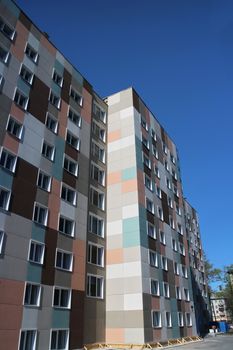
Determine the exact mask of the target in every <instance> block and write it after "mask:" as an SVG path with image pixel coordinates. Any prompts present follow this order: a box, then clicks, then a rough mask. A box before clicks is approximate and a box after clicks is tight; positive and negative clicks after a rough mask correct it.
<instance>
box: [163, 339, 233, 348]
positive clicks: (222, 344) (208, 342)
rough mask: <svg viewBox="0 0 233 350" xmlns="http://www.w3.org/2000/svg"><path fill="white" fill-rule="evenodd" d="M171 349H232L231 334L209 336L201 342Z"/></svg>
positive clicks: (232, 340)
mask: <svg viewBox="0 0 233 350" xmlns="http://www.w3.org/2000/svg"><path fill="white" fill-rule="evenodd" d="M170 349H172V350H178V349H179V350H233V335H217V336H216V337H212V336H209V337H207V338H205V339H204V341H202V342H197V343H193V344H187V345H182V346H176V347H172V348H170Z"/></svg>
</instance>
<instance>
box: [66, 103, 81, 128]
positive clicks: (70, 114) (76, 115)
mask: <svg viewBox="0 0 233 350" xmlns="http://www.w3.org/2000/svg"><path fill="white" fill-rule="evenodd" d="M67 118H68V119H69V120H70V121H71V122H72V123H73V124H74V125H76V126H77V127H78V128H81V126H82V117H81V115H80V114H79V113H77V112H76V111H74V109H73V108H72V107H71V106H69V110H68V114H67ZM75 119H76V120H77V121H78V122H76V121H75Z"/></svg>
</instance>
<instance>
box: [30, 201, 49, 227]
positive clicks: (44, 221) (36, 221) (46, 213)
mask: <svg viewBox="0 0 233 350" xmlns="http://www.w3.org/2000/svg"><path fill="white" fill-rule="evenodd" d="M36 207H37V208H38V209H39V210H40V209H42V210H45V217H44V220H43V223H42V222H40V221H38V220H37V218H35V211H36ZM37 216H38V218H39V216H40V213H38V214H37ZM48 216H49V209H48V208H47V207H46V206H44V205H43V204H40V203H38V202H34V208H33V215H32V220H33V221H34V222H35V223H37V224H38V225H42V226H47V223H48Z"/></svg>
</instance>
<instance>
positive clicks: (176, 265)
mask: <svg viewBox="0 0 233 350" xmlns="http://www.w3.org/2000/svg"><path fill="white" fill-rule="evenodd" d="M173 266H174V274H175V275H177V276H179V275H180V269H179V264H178V262H176V261H174V262H173Z"/></svg>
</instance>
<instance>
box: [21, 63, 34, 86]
mask: <svg viewBox="0 0 233 350" xmlns="http://www.w3.org/2000/svg"><path fill="white" fill-rule="evenodd" d="M19 74H20V76H21V78H22V79H23V80H24V81H26V83H28V84H29V85H32V81H33V73H32V72H31V71H30V70H29V69H28V68H27V67H25V66H24V65H22V66H21V69H20V73H19Z"/></svg>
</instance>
